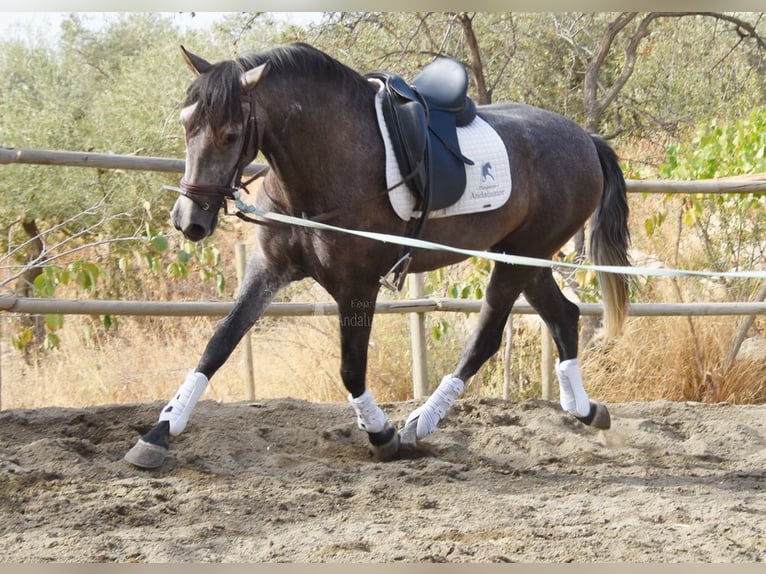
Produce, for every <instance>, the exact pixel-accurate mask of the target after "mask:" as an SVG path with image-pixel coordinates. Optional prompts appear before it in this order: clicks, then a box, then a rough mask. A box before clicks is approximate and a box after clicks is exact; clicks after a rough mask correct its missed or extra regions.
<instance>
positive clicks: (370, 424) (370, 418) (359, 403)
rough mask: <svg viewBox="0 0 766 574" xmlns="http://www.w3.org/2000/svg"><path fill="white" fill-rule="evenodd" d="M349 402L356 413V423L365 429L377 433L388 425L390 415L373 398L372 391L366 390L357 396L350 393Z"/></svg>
mask: <svg viewBox="0 0 766 574" xmlns="http://www.w3.org/2000/svg"><path fill="white" fill-rule="evenodd" d="M348 402H349V403H350V404H351V406H352V407H353V409H354V412H355V413H356V424H357V425H358V426H359V428H360V429H362V430H363V431H367V432H372V433H376V432H381V431H382V430H383V429H384V428H385V427H386V422H387V421H388V417H386V413H384V412H383V409H381V408H380V407H379V406H378V405H377V403H376V402H375V399H374V398H372V394H371V393H370V391H367V390H366V391H364V392H363V393H362V394H361V395H359V396H358V397H356V398H354V397H352V396H351V395H350V394H349V395H348Z"/></svg>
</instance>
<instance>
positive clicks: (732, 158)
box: [645, 108, 766, 297]
mask: <svg viewBox="0 0 766 574" xmlns="http://www.w3.org/2000/svg"><path fill="white" fill-rule="evenodd" d="M764 172H766V109H764V108H757V109H754V110H752V111H751V112H750V113H749V114H748V115H746V116H744V117H743V118H742V119H739V120H737V121H733V122H718V121H711V122H709V123H705V124H703V125H701V126H700V127H699V128H698V129H697V130H696V132H695V133H694V135H693V136H692V138H691V139H690V140H689V141H688V142H683V143H680V144H678V145H673V146H670V147H668V150H667V159H666V162H665V164H664V165H663V166H662V175H663V176H664V177H666V178H670V179H709V178H718V177H726V176H734V175H747V174H753V173H764ZM674 209H681V221H682V222H683V224H684V226H685V227H686V229H687V231H688V233H689V234H690V235H691V240H690V241H689V242H687V243H689V244H690V245H691V246H692V247H693V246H695V245H699V246H702V248H703V253H704V256H705V258H706V261H705V264H706V265H708V266H710V267H711V268H712V269H715V270H717V271H724V270H729V269H758V268H762V267H763V262H764V252H763V246H764V245H765V243H764V242H765V241H766V212H765V211H764V201H763V196H762V195H755V194H717V195H713V196H709V195H701V194H700V195H693V196H685V197H682V198H681V199H679V198H677V197H667V198H666V202H665V205H664V210H663V211H661V212H659V213H657V214H655V215H653V216H652V217H651V218H650V219H649V220H647V221H646V222H645V229H646V231H647V234H648V235H652V234H654V233H656V232H657V231H658V229H659V228H660V226H661V225H662V224H663V222H664V221H665V219H666V218H667V215H668V213H669V212H670V211H671V210H674ZM690 251H693V250H690ZM749 288H750V287H748V286H747V285H745V286H744V287H743V289H744V294H745V296H746V295H747V294H748V289H749ZM732 295H733V296H734V297H737V296H738V295H739V296H741V295H742V293H739V292H738V290H733V292H732Z"/></svg>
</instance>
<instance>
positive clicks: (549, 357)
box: [540, 323, 554, 401]
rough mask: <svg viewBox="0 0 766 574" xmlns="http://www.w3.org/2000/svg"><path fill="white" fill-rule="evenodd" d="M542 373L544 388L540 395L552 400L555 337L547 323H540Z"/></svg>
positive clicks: (544, 398)
mask: <svg viewBox="0 0 766 574" xmlns="http://www.w3.org/2000/svg"><path fill="white" fill-rule="evenodd" d="M540 349H541V352H540V375H541V377H542V379H541V380H542V388H541V389H540V396H541V397H542V398H543V400H546V401H549V400H551V396H552V394H553V393H552V391H553V377H554V374H553V369H554V359H553V337H551V333H550V331H549V330H548V327H547V326H546V324H545V323H541V324H540Z"/></svg>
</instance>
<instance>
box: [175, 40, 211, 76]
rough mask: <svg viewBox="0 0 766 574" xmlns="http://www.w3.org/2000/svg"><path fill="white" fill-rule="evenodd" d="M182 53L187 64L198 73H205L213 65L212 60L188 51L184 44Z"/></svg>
mask: <svg viewBox="0 0 766 574" xmlns="http://www.w3.org/2000/svg"><path fill="white" fill-rule="evenodd" d="M181 55H183V58H184V62H186V64H187V65H188V66H189V67H190V68H191V69H192V70H193V71H194V73H195V74H197V75H199V74H204V73H205V72H207V71H208V70H209V69H210V68H211V67H212V64H210V62H208V61H207V60H204V59H202V58H200V57H199V56H195V55H194V54H192V53H191V52H189V51H187V50H186V48H184V47H183V46H181Z"/></svg>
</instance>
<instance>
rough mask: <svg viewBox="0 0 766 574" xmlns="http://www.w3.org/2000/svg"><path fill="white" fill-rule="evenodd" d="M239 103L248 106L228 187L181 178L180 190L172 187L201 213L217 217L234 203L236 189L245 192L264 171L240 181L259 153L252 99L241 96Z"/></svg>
mask: <svg viewBox="0 0 766 574" xmlns="http://www.w3.org/2000/svg"><path fill="white" fill-rule="evenodd" d="M241 99H242V102H243V103H246V104H248V108H249V111H248V117H247V119H246V120H245V134H244V139H243V140H242V149H241V150H240V152H239V159H238V160H237V166H236V167H235V168H234V173H233V175H232V177H231V179H230V180H229V182H230V183H229V185H209V184H201V183H194V182H191V181H188V180H187V179H186V178H185V177H182V178H181V184H180V187H172V188H170V189H173V190H174V191H177V192H178V193H180V194H181V195H183V196H185V197H188V198H189V199H191V200H192V201H193V202H194V203H196V204H197V206H198V207H199V208H200V209H202V210H203V211H208V212H211V213H217V212H218V210H220V209H221V207H223V206H224V205H225V204H226V200H227V199H234V193H235V192H237V191H239V190H240V189H244V190H245V191H247V186H248V185H249V184H250V183H252V182H253V181H254V180H256V179H257V178H258V177H260V176H261V175H262V174H263V171H264V170H260V171H258V172H257V173H256V174H255V175H253V176H252V177H251V178H249V179H248V180H247V181H244V182H243V181H242V172H243V171H244V169H245V167H246V166H247V165H248V164H249V163H250V162H251V161H252V160H253V158H255V156H256V155H258V150H259V149H260V143H261V142H260V134H259V133H258V124H257V123H256V121H255V99H254V98H253V94H252V93H246V94H242V96H241Z"/></svg>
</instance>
